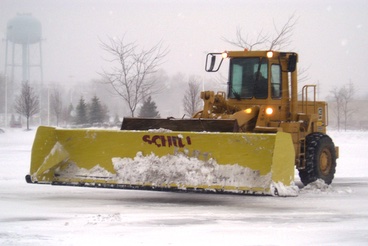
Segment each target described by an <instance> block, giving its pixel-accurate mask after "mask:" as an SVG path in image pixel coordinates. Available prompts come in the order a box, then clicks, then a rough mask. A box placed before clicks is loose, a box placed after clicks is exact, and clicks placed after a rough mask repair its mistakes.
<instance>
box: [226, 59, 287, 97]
mask: <svg viewBox="0 0 368 246" xmlns="http://www.w3.org/2000/svg"><path fill="white" fill-rule="evenodd" d="M270 66H271V67H270ZM229 73H230V74H229V91H228V95H229V98H231V99H237V100H241V99H252V98H255V99H267V98H268V97H269V88H271V89H272V90H271V97H272V98H273V99H279V98H281V69H280V66H279V65H278V64H273V63H271V64H270V62H269V60H268V59H267V58H266V57H236V58H231V59H230V69H229ZM269 81H270V83H269Z"/></svg>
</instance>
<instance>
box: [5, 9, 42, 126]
mask: <svg viewBox="0 0 368 246" xmlns="http://www.w3.org/2000/svg"><path fill="white" fill-rule="evenodd" d="M5 41H6V46H5V49H6V50H5V70H4V71H5V80H6V86H7V88H6V90H5V91H6V93H7V95H6V99H5V100H6V103H5V104H6V105H5V117H6V118H7V113H8V108H9V109H11V108H12V106H11V105H12V104H13V101H14V84H15V83H17V82H19V81H21V82H24V81H29V82H31V79H32V80H35V79H38V80H39V82H40V83H41V85H42V83H43V71H42V45H41V41H42V27H41V23H40V22H39V21H38V20H37V19H36V18H34V17H33V16H32V15H31V14H18V15H17V16H16V17H14V18H12V19H10V20H9V21H8V23H7V26H6V40H5ZM19 68H20V69H19ZM31 68H37V69H39V76H38V77H37V78H33V77H32V78H31ZM19 71H21V73H19ZM19 75H21V76H19ZM11 111H12V110H11ZM5 122H7V119H6V121H5Z"/></svg>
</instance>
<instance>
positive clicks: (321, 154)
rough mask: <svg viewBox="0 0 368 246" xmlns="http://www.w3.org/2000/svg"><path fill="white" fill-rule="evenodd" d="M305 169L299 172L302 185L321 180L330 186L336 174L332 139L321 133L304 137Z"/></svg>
mask: <svg viewBox="0 0 368 246" xmlns="http://www.w3.org/2000/svg"><path fill="white" fill-rule="evenodd" d="M305 158H306V159H305V169H303V170H299V177H300V180H301V181H302V183H303V184H304V185H307V184H309V183H312V182H314V181H316V180H317V179H322V180H324V181H325V183H326V184H331V183H332V180H333V179H334V175H335V172H336V151H335V145H334V143H333V141H332V139H331V138H330V137H329V136H327V135H325V134H322V133H312V134H310V135H308V136H307V137H306V153H305Z"/></svg>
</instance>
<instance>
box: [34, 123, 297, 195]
mask: <svg viewBox="0 0 368 246" xmlns="http://www.w3.org/2000/svg"><path fill="white" fill-rule="evenodd" d="M174 157H175V158H176V159H173V158H174ZM294 157H295V154H294V148H293V145H292V140H291V136H290V134H288V133H282V132H279V133H276V134H253V133H208V132H174V131H173V132H159V131H119V130H95V129H55V128H52V127H42V126H41V127H39V128H38V130H37V133H36V138H35V141H34V145H33V148H32V157H31V169H30V177H31V181H32V182H34V183H55V182H59V183H65V184H68V183H69V184H77V183H79V184H84V183H93V184H96V183H101V184H104V186H106V184H111V185H117V184H124V185H127V184H129V185H132V186H135V185H137V186H154V187H176V188H178V187H179V188H182V189H186V188H191V189H208V190H225V191H226V190H228V191H234V192H242V191H250V192H261V193H272V192H273V191H272V190H271V187H272V184H273V183H279V184H280V183H281V184H282V185H285V186H290V185H291V184H292V181H293V177H294ZM164 158H166V159H164ZM187 160H188V161H187ZM193 161H194V162H196V163H197V164H196V165H197V166H193V167H191V165H192V164H191V163H193ZM140 162H150V164H149V165H146V166H139V165H141V164H140ZM158 162H160V164H158ZM174 162H175V163H174ZM178 162H180V163H178ZM188 163H189V164H188ZM119 165H120V166H119ZM151 165H152V166H154V167H155V168H156V169H155V170H152V168H151V167H147V166H151ZM159 165H161V167H160V166H159ZM162 165H163V166H162ZM165 165H167V166H165ZM169 165H170V166H169ZM173 165H179V166H175V167H173ZM128 166H129V167H128ZM184 166H185V167H184ZM71 168H74V169H71ZM127 168H128V169H127ZM129 168H130V169H129ZM144 168H146V169H144ZM147 168H148V169H149V170H148V169H147ZM173 168H175V169H173ZM140 169H144V170H143V171H142V172H143V173H142V174H139V175H138V174H137V173H136V172H139V170H140ZM177 169H182V172H183V173H179V172H180V171H178V170H177ZM81 170H82V171H81ZM94 170H97V171H98V172H95V173H94ZM122 170H128V171H126V172H125V173H124V172H122ZM172 170H174V171H172ZM83 171H84V172H83ZM149 172H155V173H154V174H150V175H151V176H149V175H148V174H147V173H149ZM160 172H162V174H161V173H160ZM165 172H171V174H170V173H169V174H164V173H165ZM234 172H236V173H237V174H236V175H237V176H236V177H235V174H234ZM65 173H67V175H66V174H65ZM173 173H175V175H174V174H173ZM129 175H132V176H134V178H131V177H125V176H129ZM142 175H144V177H145V178H144V179H143V178H142V180H140V179H139V177H141V176H142ZM165 175H168V176H167V177H164V176H165ZM198 175H199V176H198ZM201 175H202V176H201ZM174 176H175V177H180V180H179V178H175V177H174ZM192 176H193V177H197V180H199V181H193V182H192V181H191V180H192V179H191V177H192ZM215 176H216V177H215ZM147 177H152V180H149V179H147ZM127 180H129V182H128V181H127ZM200 180H202V181H200ZM203 180H204V181H203Z"/></svg>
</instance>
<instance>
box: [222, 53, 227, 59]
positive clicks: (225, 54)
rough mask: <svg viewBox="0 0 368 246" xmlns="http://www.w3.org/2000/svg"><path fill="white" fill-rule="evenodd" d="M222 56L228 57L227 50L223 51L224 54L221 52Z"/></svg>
mask: <svg viewBox="0 0 368 246" xmlns="http://www.w3.org/2000/svg"><path fill="white" fill-rule="evenodd" d="M221 56H222V58H224V59H225V58H227V51H225V52H223V53H222V54H221Z"/></svg>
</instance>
